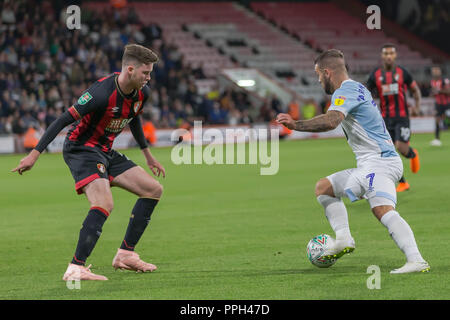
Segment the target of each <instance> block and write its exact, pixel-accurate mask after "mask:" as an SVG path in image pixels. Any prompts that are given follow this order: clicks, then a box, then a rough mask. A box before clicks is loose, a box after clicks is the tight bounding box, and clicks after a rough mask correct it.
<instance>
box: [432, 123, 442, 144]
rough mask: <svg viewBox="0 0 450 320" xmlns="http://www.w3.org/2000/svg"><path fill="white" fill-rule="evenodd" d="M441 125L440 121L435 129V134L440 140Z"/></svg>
mask: <svg viewBox="0 0 450 320" xmlns="http://www.w3.org/2000/svg"><path fill="white" fill-rule="evenodd" d="M440 129H441V128H440V126H439V123H436V129H435V131H434V136H435V137H436V139H437V140H439V135H440Z"/></svg>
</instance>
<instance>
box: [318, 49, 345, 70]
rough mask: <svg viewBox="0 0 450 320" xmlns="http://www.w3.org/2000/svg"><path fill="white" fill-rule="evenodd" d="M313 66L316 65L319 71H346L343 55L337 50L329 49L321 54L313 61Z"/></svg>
mask: <svg viewBox="0 0 450 320" xmlns="http://www.w3.org/2000/svg"><path fill="white" fill-rule="evenodd" d="M314 64H316V65H317V66H318V67H319V69H325V68H329V69H332V70H335V69H339V68H343V69H344V70H345V69H346V64H345V58H344V54H343V53H342V51H341V50H338V49H329V50H326V51H324V52H322V53H321V54H320V55H319V56H318V57H317V58H316V60H314Z"/></svg>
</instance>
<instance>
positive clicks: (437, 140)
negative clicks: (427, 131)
mask: <svg viewBox="0 0 450 320" xmlns="http://www.w3.org/2000/svg"><path fill="white" fill-rule="evenodd" d="M430 144H431V145H432V146H433V147H440V146H442V142H441V140H439V139H434V140H431V142H430Z"/></svg>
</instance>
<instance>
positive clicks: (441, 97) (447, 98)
mask: <svg viewBox="0 0 450 320" xmlns="http://www.w3.org/2000/svg"><path fill="white" fill-rule="evenodd" d="M430 85H431V94H432V95H433V96H434V99H435V112H436V114H435V119H436V129H435V131H434V140H432V141H431V143H430V144H431V145H432V146H436V147H440V146H441V145H442V142H441V137H440V130H441V128H440V126H441V122H442V121H443V120H444V119H445V112H446V111H447V110H448V109H449V106H450V81H449V80H448V78H444V77H442V70H441V68H440V67H438V66H435V67H432V68H431V83H430Z"/></svg>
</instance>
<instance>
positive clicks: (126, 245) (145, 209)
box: [120, 198, 159, 251]
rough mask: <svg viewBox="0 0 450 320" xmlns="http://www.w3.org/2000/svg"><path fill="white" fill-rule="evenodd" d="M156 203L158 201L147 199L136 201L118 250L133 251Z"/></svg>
mask: <svg viewBox="0 0 450 320" xmlns="http://www.w3.org/2000/svg"><path fill="white" fill-rule="evenodd" d="M158 201H159V200H156V199H149V198H139V199H138V200H137V201H136V204H135V205H134V208H133V211H132V212H131V218H130V222H129V223H128V228H127V232H126V233H125V238H124V239H123V241H122V244H121V246H120V249H125V250H129V251H134V247H135V246H136V244H137V243H138V241H139V239H140V238H141V236H142V234H143V233H144V231H145V228H146V227H147V225H148V223H149V222H150V218H151V216H152V213H153V210H154V209H155V206H156V205H157V204H158Z"/></svg>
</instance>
